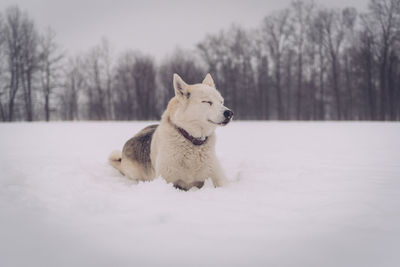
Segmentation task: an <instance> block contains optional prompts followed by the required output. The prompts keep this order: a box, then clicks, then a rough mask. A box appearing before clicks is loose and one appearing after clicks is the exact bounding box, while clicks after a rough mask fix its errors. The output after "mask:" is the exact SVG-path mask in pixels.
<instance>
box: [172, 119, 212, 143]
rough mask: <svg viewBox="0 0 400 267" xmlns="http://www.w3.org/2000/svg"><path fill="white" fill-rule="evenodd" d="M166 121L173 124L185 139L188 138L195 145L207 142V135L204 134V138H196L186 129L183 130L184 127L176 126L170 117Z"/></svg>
mask: <svg viewBox="0 0 400 267" xmlns="http://www.w3.org/2000/svg"><path fill="white" fill-rule="evenodd" d="M168 122H169V123H171V125H172V126H174V128H175V129H176V130H177V131H178V132H179V133H180V134H181V135H182V136H183V137H185V138H186V139H187V140H189V141H190V142H191V143H192V144H193V145H195V146H201V145H203V144H204V143H205V142H207V140H208V136H206V138H204V139H202V138H196V137H194V136H191V135H190V134H189V133H188V132H187V131H185V129H182V128H181V127H178V126H177V125H175V124H174V123H172V121H171V119H170V118H168Z"/></svg>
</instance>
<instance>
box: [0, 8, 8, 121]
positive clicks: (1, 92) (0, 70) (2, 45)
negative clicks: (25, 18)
mask: <svg viewBox="0 0 400 267" xmlns="http://www.w3.org/2000/svg"><path fill="white" fill-rule="evenodd" d="M5 50H6V42H5V29H4V21H3V17H2V16H1V14H0V119H1V120H2V121H5V120H7V115H6V110H5V107H4V97H5V94H6V83H4V80H5V78H4V75H5V73H4V72H5V71H4V70H5V61H6V55H5Z"/></svg>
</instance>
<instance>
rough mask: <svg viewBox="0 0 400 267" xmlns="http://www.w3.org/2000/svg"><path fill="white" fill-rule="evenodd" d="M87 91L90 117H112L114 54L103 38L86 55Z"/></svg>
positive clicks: (96, 118)
mask: <svg viewBox="0 0 400 267" xmlns="http://www.w3.org/2000/svg"><path fill="white" fill-rule="evenodd" d="M85 61H86V63H85V64H86V81H87V88H86V93H87V97H88V117H89V119H94V120H104V119H108V118H111V117H112V110H111V108H112V105H111V103H112V101H111V88H112V73H111V70H112V56H111V51H110V45H109V42H108V41H107V40H106V39H102V41H101V43H100V45H98V46H96V47H94V48H93V49H92V50H91V51H90V52H89V53H88V55H87V56H86V60H85Z"/></svg>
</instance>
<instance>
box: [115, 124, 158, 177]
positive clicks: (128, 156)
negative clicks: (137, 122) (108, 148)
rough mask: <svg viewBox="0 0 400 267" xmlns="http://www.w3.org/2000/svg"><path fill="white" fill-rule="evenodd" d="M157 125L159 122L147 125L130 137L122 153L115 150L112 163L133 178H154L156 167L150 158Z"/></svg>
mask: <svg viewBox="0 0 400 267" xmlns="http://www.w3.org/2000/svg"><path fill="white" fill-rule="evenodd" d="M157 127H158V125H157V124H154V125H150V126H147V127H146V128H144V129H143V130H141V131H140V132H139V133H137V134H136V135H135V136H134V137H132V138H131V139H129V140H128V141H127V142H126V143H125V145H124V147H123V149H122V154H121V153H117V152H113V153H112V154H111V156H110V158H109V161H110V163H111V165H112V166H114V167H115V168H117V169H118V170H119V171H120V172H121V173H123V174H124V175H127V176H129V177H130V178H132V179H135V180H152V179H153V178H154V177H153V176H154V169H153V166H152V164H151V159H150V147H151V141H152V138H153V134H154V132H155V131H156V129H157Z"/></svg>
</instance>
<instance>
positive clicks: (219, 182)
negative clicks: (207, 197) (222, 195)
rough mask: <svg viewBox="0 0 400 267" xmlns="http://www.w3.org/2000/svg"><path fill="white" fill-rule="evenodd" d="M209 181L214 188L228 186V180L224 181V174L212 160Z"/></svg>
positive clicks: (215, 161)
mask: <svg viewBox="0 0 400 267" xmlns="http://www.w3.org/2000/svg"><path fill="white" fill-rule="evenodd" d="M211 180H212V182H213V184H214V186H215V187H220V186H224V185H226V184H228V179H226V177H225V174H224V172H223V170H222V168H221V165H220V164H219V162H218V160H217V159H215V160H214V164H213V167H212V174H211Z"/></svg>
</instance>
